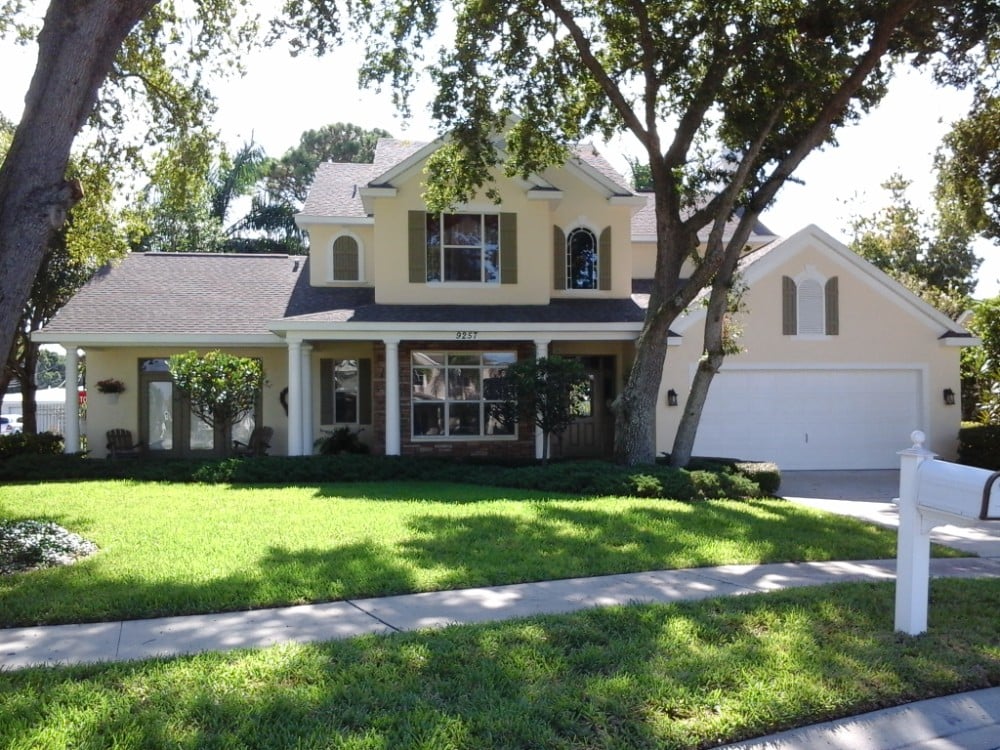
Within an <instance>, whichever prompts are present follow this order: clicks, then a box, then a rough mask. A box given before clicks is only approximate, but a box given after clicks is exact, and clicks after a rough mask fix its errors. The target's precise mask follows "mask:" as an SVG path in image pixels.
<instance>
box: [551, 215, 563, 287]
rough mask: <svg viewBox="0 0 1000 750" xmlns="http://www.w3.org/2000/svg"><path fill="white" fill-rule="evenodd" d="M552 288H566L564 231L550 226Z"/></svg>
mask: <svg viewBox="0 0 1000 750" xmlns="http://www.w3.org/2000/svg"><path fill="white" fill-rule="evenodd" d="M552 288H553V289H557V290H560V291H561V290H563V289H565V288H566V233H565V232H563V230H562V229H560V228H559V227H557V226H553V227H552Z"/></svg>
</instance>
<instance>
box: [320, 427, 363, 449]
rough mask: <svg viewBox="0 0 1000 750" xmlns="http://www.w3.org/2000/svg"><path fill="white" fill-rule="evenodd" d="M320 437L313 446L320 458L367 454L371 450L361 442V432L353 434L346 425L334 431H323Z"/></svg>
mask: <svg viewBox="0 0 1000 750" xmlns="http://www.w3.org/2000/svg"><path fill="white" fill-rule="evenodd" d="M322 432H323V433H324V434H325V437H321V438H320V439H319V440H317V441H316V442H315V443H313V446H314V447H315V448H316V450H317V451H318V452H319V454H320V455H321V456H335V455H337V454H338V453H369V452H371V449H370V448H369V447H368V445H367V444H365V443H362V442H361V438H360V434H361V430H358V431H357V432H355V431H354V430H352V429H351V428H350V427H348V426H347V425H344V426H343V427H337V428H336V429H334V430H323V431H322Z"/></svg>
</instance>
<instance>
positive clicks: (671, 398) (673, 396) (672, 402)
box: [667, 388, 677, 406]
mask: <svg viewBox="0 0 1000 750" xmlns="http://www.w3.org/2000/svg"><path fill="white" fill-rule="evenodd" d="M667 406H677V391H675V390H674V389H673V388H671V389H670V390H669V391H667Z"/></svg>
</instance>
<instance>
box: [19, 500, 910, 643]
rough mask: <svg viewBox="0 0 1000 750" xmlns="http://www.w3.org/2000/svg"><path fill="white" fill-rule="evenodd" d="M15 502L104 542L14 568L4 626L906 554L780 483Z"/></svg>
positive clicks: (885, 536)
mask: <svg viewBox="0 0 1000 750" xmlns="http://www.w3.org/2000/svg"><path fill="white" fill-rule="evenodd" d="M0 517H5V518H8V519H11V520H17V519H21V518H38V519H42V520H50V521H54V522H56V523H58V524H60V525H62V526H64V527H66V528H68V529H70V530H71V531H74V532H76V533H78V534H81V535H82V536H84V537H86V538H88V539H90V540H92V541H94V542H96V543H97V545H98V547H99V548H100V551H99V552H98V554H96V555H95V556H93V557H90V558H87V559H84V560H82V561H81V562H79V563H77V564H76V565H72V566H68V567H61V568H52V569H47V570H39V571H35V572H32V573H30V574H27V575H17V576H4V577H0V626H5V627H9V626H15V625H31V624H53V623H68V622H92V621H102V620H117V619H135V618H144V617H154V616H165V615H176V614H191V613H201V612H218V611H230V610H239V609H247V608H258V607H270V606H280V605H287V604H299V603H305V602H318V601H332V600H338V599H347V598H361V597H369V596H379V595H387V594H397V593H409V592H417V591H430V590H442V589H453V588H463V587H469V586H482V585H496V584H504V583H516V582H522V581H533V580H551V579H559V578H569V577H577V576H590V575H604V574H612V573H622V572H633V571H641V570H657V569H670V568H688V567H700V566H710V565H721V564H739V563H766V562H782V561H810V560H833V559H844V560H867V559H884V558H891V557H893V556H894V555H895V534H894V532H891V531H887V530H883V529H878V528H876V527H873V526H869V525H866V524H862V523H860V522H858V521H855V520H854V519H850V518H846V517H841V516H830V515H827V514H821V513H819V512H816V511H812V510H809V509H806V508H803V507H800V506H796V505H793V504H790V503H787V502H785V501H783V500H779V499H760V500H753V501H729V500H726V501H722V500H720V501H709V502H701V503H678V502H673V501H663V500H653V499H629V498H588V499H578V498H568V497H561V498H559V497H552V496H549V495H544V494H540V493H536V492H529V491H519V490H506V489H505V490H498V489H496V488H486V487H481V486H464V485H454V484H446V483H426V484H417V483H410V484H406V485H402V484H393V483H373V484H367V485H366V484H345V485H333V484H330V485H319V486H312V487H232V486H225V485H186V484H167V483H162V484H161V483H150V482H135V481H105V482H76V483H45V484H36V485H15V486H9V487H6V488H5V489H4V493H3V498H2V500H0Z"/></svg>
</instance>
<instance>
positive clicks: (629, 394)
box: [615, 316, 673, 466]
mask: <svg viewBox="0 0 1000 750" xmlns="http://www.w3.org/2000/svg"><path fill="white" fill-rule="evenodd" d="M672 320H673V317H670V318H669V320H668V319H667V316H647V319H646V324H645V326H644V329H643V333H642V335H640V337H639V342H638V343H637V345H636V358H635V362H634V363H633V364H632V370H631V371H630V372H629V375H628V379H627V380H626V381H625V388H624V389H623V390H622V392H621V395H619V397H618V399H617V400H616V402H615V460H616V461H617V462H618V463H621V464H624V465H626V466H638V465H640V464H651V463H653V462H654V461H655V460H656V397H655V394H657V393H659V391H660V381H661V380H662V379H663V364H664V360H665V358H666V354H667V333H668V331H669V330H670V325H669V324H670V322H671V321H672ZM649 394H654V396H653V400H652V402H651V401H650V398H649Z"/></svg>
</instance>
